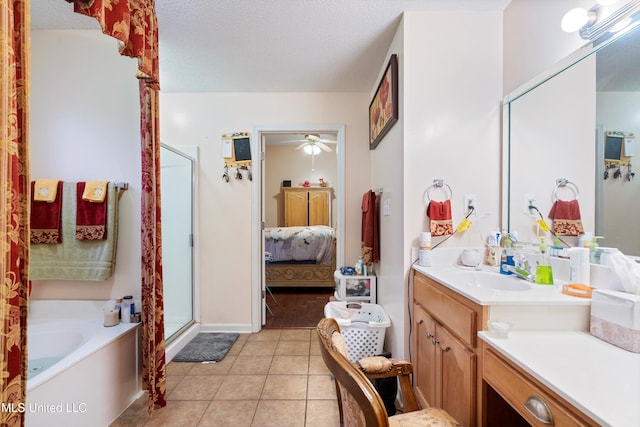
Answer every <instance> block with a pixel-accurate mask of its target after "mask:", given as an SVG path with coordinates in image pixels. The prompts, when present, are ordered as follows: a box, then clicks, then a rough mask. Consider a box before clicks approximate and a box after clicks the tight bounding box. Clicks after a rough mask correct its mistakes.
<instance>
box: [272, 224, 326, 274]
mask: <svg viewBox="0 0 640 427" xmlns="http://www.w3.org/2000/svg"><path fill="white" fill-rule="evenodd" d="M264 238H265V251H266V252H268V253H269V255H270V261H273V262H282V261H315V262H316V263H317V264H327V265H329V264H331V263H332V262H333V256H334V253H333V252H334V244H333V242H334V240H335V238H336V233H335V230H334V229H333V228H331V227H327V226H324V225H316V226H309V227H273V228H266V229H265V231H264Z"/></svg>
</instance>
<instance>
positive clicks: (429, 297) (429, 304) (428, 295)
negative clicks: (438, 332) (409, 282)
mask: <svg viewBox="0 0 640 427" xmlns="http://www.w3.org/2000/svg"><path fill="white" fill-rule="evenodd" d="M413 298H414V300H415V302H416V303H417V304H420V305H421V306H422V307H424V308H425V309H426V310H427V311H428V312H429V313H431V315H433V316H434V317H435V318H436V319H438V321H439V322H440V323H442V324H443V325H445V326H446V327H447V328H449V330H450V331H452V332H453V333H454V334H456V335H457V336H458V337H459V338H460V339H461V340H462V341H463V342H465V343H466V344H467V345H468V346H470V347H472V348H475V347H476V340H477V333H478V329H477V321H476V317H477V316H476V312H475V311H474V310H472V309H471V308H469V307H467V306H465V305H463V304H461V303H460V302H458V301H456V300H455V299H453V298H451V297H450V296H449V295H447V294H445V293H444V292H442V291H440V290H438V289H436V288H435V287H434V286H433V285H431V284H430V283H429V282H428V281H427V280H426V279H425V278H424V276H421V275H419V274H416V275H415V276H414V287H413Z"/></svg>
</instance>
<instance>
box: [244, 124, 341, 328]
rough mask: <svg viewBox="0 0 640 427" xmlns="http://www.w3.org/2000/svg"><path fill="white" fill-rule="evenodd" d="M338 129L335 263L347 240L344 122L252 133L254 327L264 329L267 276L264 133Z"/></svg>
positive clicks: (338, 262)
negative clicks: (263, 308) (263, 281)
mask: <svg viewBox="0 0 640 427" xmlns="http://www.w3.org/2000/svg"><path fill="white" fill-rule="evenodd" d="M284 132H293V133H314V132H315V133H326V132H335V133H336V141H337V143H336V157H337V165H336V167H337V171H336V172H337V179H338V182H337V183H336V185H335V187H336V212H335V215H337V217H336V235H337V236H338V239H337V242H336V265H343V264H344V244H345V237H344V236H345V234H344V229H345V182H344V178H345V155H344V153H345V146H344V145H345V143H344V132H345V126H344V125H343V124H342V125H317V124H315V125H313V124H311V125H295V126H292V125H283V126H256V127H255V128H254V130H253V135H252V136H251V152H252V158H253V159H254V161H253V162H252V165H251V168H252V173H253V177H254V180H253V183H252V184H253V185H252V207H251V248H252V251H251V252H252V259H253V261H252V263H251V331H252V332H259V331H260V330H261V329H262V277H264V253H263V250H264V245H263V233H262V226H261V222H262V220H263V218H262V212H263V201H262V162H263V160H262V155H261V152H262V134H264V133H284Z"/></svg>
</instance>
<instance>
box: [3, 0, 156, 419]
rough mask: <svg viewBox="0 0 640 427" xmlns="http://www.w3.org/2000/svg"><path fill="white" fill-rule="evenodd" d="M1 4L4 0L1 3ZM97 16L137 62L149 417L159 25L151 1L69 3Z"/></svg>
mask: <svg viewBox="0 0 640 427" xmlns="http://www.w3.org/2000/svg"><path fill="white" fill-rule="evenodd" d="M0 1H2V0H0ZM67 1H68V2H70V3H74V11H75V12H77V13H80V14H83V15H87V16H91V17H93V18H95V19H96V20H97V21H98V22H99V23H100V25H101V27H102V32H103V33H105V34H107V35H109V36H112V37H114V38H116V39H118V40H119V41H120V42H122V45H121V47H120V53H121V54H122V55H126V56H131V57H133V58H137V59H138V71H139V72H138V78H139V79H140V80H139V81H140V135H141V152H142V189H141V192H142V213H141V217H142V230H141V237H142V283H141V291H142V306H143V310H142V376H143V381H144V384H145V387H146V388H147V391H148V392H149V413H152V412H153V410H154V409H155V408H159V407H163V406H165V405H166V404H167V403H166V387H165V386H166V367H165V362H166V361H165V342H164V301H163V287H162V262H161V254H162V244H161V238H160V232H161V229H160V135H159V131H158V129H159V126H158V124H159V107H158V90H159V84H158V82H159V70H158V21H157V18H156V13H155V4H154V0H67Z"/></svg>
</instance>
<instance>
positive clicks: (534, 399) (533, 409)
mask: <svg viewBox="0 0 640 427" xmlns="http://www.w3.org/2000/svg"><path fill="white" fill-rule="evenodd" d="M524 408H525V409H526V410H527V411H529V413H530V414H531V415H533V417H534V418H535V419H536V420H538V421H540V422H541V423H542V424H547V425H550V426H552V425H554V422H553V415H552V414H551V409H549V406H547V404H546V403H545V402H544V400H542V398H541V397H539V396H529V398H528V399H527V401H526V402H525V403H524Z"/></svg>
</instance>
